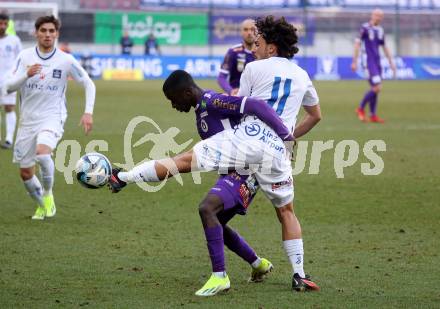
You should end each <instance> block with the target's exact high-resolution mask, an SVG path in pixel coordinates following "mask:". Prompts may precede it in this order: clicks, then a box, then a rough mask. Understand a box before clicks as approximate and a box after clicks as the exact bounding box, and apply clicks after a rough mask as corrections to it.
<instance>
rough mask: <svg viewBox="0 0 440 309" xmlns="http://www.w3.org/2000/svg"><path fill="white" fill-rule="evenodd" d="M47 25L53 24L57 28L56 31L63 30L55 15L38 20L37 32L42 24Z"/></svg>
mask: <svg viewBox="0 0 440 309" xmlns="http://www.w3.org/2000/svg"><path fill="white" fill-rule="evenodd" d="M46 23H51V24H53V25H54V26H55V29H56V30H57V31H58V30H60V28H61V22H60V20H59V19H57V18H56V17H55V16H53V15H48V16H40V17H38V18H37V20H36V21H35V30H37V31H38V29H40V27H41V25H42V24H46Z"/></svg>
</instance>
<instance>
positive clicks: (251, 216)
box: [0, 81, 440, 308]
mask: <svg viewBox="0 0 440 309" xmlns="http://www.w3.org/2000/svg"><path fill="white" fill-rule="evenodd" d="M315 84H316V87H317V90H318V93H319V95H320V98H321V107H322V111H323V120H322V122H321V123H320V124H319V125H318V126H317V127H316V128H315V129H314V130H313V132H311V133H310V134H309V135H307V136H306V137H304V138H303V140H308V141H310V143H309V149H308V150H309V155H308V156H307V162H306V168H305V170H304V171H303V172H302V173H301V174H299V175H298V176H296V177H295V203H296V208H295V209H296V213H297V215H298V217H299V218H300V220H301V223H302V227H303V234H304V235H303V236H304V242H305V269H306V272H308V273H310V274H311V275H312V276H313V278H314V279H315V280H316V282H317V283H318V284H319V285H320V286H321V291H320V292H318V293H309V294H298V293H292V292H291V291H290V280H291V275H290V271H291V270H290V265H289V263H288V261H287V258H286V257H285V254H284V251H283V249H282V242H281V231H280V225H279V223H278V221H277V219H276V215H275V212H274V210H273V209H272V206H271V205H270V204H269V202H268V201H266V200H265V198H264V197H263V195H262V194H259V195H258V196H257V198H256V200H255V201H254V203H253V204H252V205H251V207H250V209H249V212H248V215H247V216H245V217H241V216H238V217H236V218H234V219H233V220H232V221H231V225H232V226H233V227H234V228H236V229H238V231H239V232H240V233H241V234H242V235H243V236H244V237H245V238H246V239H247V240H248V241H249V243H250V244H251V245H252V246H253V247H254V248H255V249H256V251H257V253H258V254H259V255H260V256H263V257H267V258H269V259H270V260H271V261H272V262H273V263H274V266H275V270H274V272H273V273H272V274H271V275H270V277H269V278H268V280H267V281H266V282H264V283H262V284H248V283H247V282H246V280H247V278H248V276H249V273H250V267H249V266H248V265H247V264H246V263H244V262H243V261H242V260H240V259H239V258H238V257H236V256H235V255H233V254H231V253H230V252H228V251H227V250H226V258H227V269H228V274H229V277H230V279H231V290H230V291H229V292H228V293H227V294H225V295H219V296H215V297H212V298H209V299H205V298H203V299H202V298H197V297H196V296H194V292H195V291H196V290H197V289H198V288H200V287H201V286H202V285H203V284H204V283H205V281H206V279H207V278H208V276H209V275H210V263H209V258H208V253H207V249H206V244H205V241H204V235H203V230H202V227H201V223H200V220H199V216H198V211H197V207H198V203H199V201H200V200H201V198H202V197H203V196H204V194H205V193H206V192H207V190H208V189H209V188H210V186H211V185H212V184H213V183H214V181H215V174H204V175H202V184H201V185H196V184H194V183H193V182H192V178H191V176H189V175H185V176H184V177H183V182H184V185H183V186H181V185H180V184H178V183H177V182H176V181H175V180H170V181H169V182H168V183H167V184H166V186H165V187H164V188H163V189H162V190H160V191H159V192H157V193H146V192H144V191H142V190H141V189H140V188H138V187H137V186H131V187H129V188H127V189H126V190H124V191H123V192H121V193H120V194H117V195H111V194H110V193H109V192H108V190H107V189H102V190H95V191H92V190H87V189H84V188H82V187H80V186H79V185H78V184H77V183H76V182H74V184H72V185H68V184H66V182H65V180H64V177H63V174H62V173H60V172H57V173H56V181H55V188H54V193H55V201H56V204H57V208H58V213H57V215H56V217H55V218H53V219H47V220H45V221H43V222H33V221H31V220H30V216H31V215H32V214H33V211H34V207H35V205H34V203H33V202H32V201H31V199H30V198H29V197H28V196H27V194H26V192H25V189H24V188H23V184H22V183H21V181H20V179H19V176H18V167H17V166H16V165H13V164H12V163H11V159H12V152H11V151H5V150H1V151H0V176H1V177H0V192H1V194H0V204H1V208H0V210H1V216H0V308H51V307H57V308H58V307H60V308H68V307H89V308H175V307H185V308H186V307H190V308H193V307H194V308H226V307H229V308H293V307H297V308H367V307H370V308H409V307H413V308H416V307H417V308H434V307H437V308H438V306H439V304H440V292H439V287H438V285H439V283H440V280H439V278H440V257H439V254H440V251H439V248H440V240H439V239H440V231H439V222H440V204H439V203H440V165H439V157H440V156H439V154H440V145H439V142H440V112H439V108H440V105H439V104H440V101H439V98H440V87H439V85H438V81H433V82H427V81H426V82H406V81H393V82H385V83H384V87H383V92H382V93H381V95H380V98H379V106H378V110H379V115H380V116H382V117H384V118H385V119H386V123H385V124H383V125H377V124H364V123H360V122H359V121H358V120H357V119H356V117H355V113H354V109H355V107H356V105H357V102H358V101H359V100H360V98H361V96H362V95H363V93H364V92H365V90H366V89H367V83H366V82H354V81H353V82H345V81H344V82H342V81H341V82H316V83H315ZM201 85H202V86H204V87H207V88H214V89H217V87H216V85H215V84H214V81H202V82H201ZM96 86H97V102H96V109H95V125H94V130H93V132H92V134H91V135H90V136H84V134H83V133H82V130H81V128H80V127H78V122H79V117H80V115H81V113H82V110H83V93H82V92H83V91H82V88H81V87H80V86H77V85H75V84H72V85H70V89H69V90H68V102H69V104H68V105H69V106H68V108H69V112H70V114H69V119H68V121H67V123H66V125H65V134H64V139H65V140H73V139H76V140H78V142H79V143H80V145H81V147H82V152H84V147H85V145H86V144H87V143H88V142H89V141H91V140H105V141H107V142H108V148H109V149H108V151H103V153H105V154H106V155H107V156H108V157H109V158H110V159H111V160H112V161H113V162H121V163H124V162H125V160H124V156H123V147H124V144H123V135H124V130H125V128H126V126H127V124H128V122H129V121H130V120H131V119H132V118H133V117H135V116H139V115H144V116H148V117H150V118H152V119H154V120H155V121H156V122H157V123H158V124H159V126H160V127H161V128H162V130H164V131H165V130H166V129H168V128H170V127H173V126H175V127H177V128H179V129H180V131H181V132H180V133H179V135H177V138H176V140H177V141H178V142H179V143H183V142H185V141H187V140H188V139H190V138H193V139H194V141H197V135H196V130H195V126H194V115H193V114H192V113H190V114H180V113H178V112H177V111H174V110H172V109H171V107H170V105H169V103H168V102H167V101H166V100H165V99H164V97H163V95H162V93H161V82H160V81H146V82H142V83H136V82H102V81H97V82H96ZM148 130H150V131H151V126H150V127H148V126H147V125H146V124H143V125H140V126H139V127H138V128H137V129H136V130H135V135H134V137H133V142H134V141H136V140H137V139H139V138H141V137H142V136H143V135H144V134H145V133H146V132H147V131H148ZM373 139H376V140H377V139H380V140H384V141H385V143H386V152H381V153H379V155H380V156H381V157H382V158H383V161H384V164H385V168H384V170H383V173H381V174H380V175H378V176H364V175H363V174H362V173H361V163H368V162H369V161H368V160H366V158H365V156H364V155H363V153H362V148H361V149H360V155H359V159H358V160H357V161H356V163H355V164H354V165H353V166H351V167H347V168H346V169H345V170H344V174H345V178H342V179H338V178H336V175H335V171H334V167H333V166H334V151H333V150H330V151H325V152H323V154H322V158H321V164H320V171H319V174H317V175H309V174H308V173H307V172H308V167H309V162H310V151H311V141H328V140H334V143H335V145H336V144H337V143H338V142H340V141H342V140H355V141H356V142H358V143H359V145H361V147H363V145H364V144H365V142H366V141H368V140H373ZM151 146H152V144H151V143H146V144H144V145H143V146H140V147H137V148H133V150H132V151H133V154H134V158H135V162H139V161H141V160H143V159H144V158H145V157H146V154H148V150H149V147H151Z"/></svg>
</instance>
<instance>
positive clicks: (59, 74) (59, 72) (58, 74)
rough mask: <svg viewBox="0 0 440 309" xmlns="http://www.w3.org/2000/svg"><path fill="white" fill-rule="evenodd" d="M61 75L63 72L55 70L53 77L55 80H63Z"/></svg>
mask: <svg viewBox="0 0 440 309" xmlns="http://www.w3.org/2000/svg"><path fill="white" fill-rule="evenodd" d="M61 73H62V71H61V70H57V69H55V70H53V73H52V77H53V78H61Z"/></svg>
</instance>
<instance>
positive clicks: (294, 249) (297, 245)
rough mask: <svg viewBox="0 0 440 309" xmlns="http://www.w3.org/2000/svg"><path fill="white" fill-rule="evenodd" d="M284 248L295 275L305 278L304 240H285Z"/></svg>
mask: <svg viewBox="0 0 440 309" xmlns="http://www.w3.org/2000/svg"><path fill="white" fill-rule="evenodd" d="M283 247H284V250H285V251H286V254H287V256H288V257H289V261H290V264H292V268H293V273H294V274H298V275H299V276H300V277H301V278H304V277H305V273H304V249H303V241H302V239H289V240H285V241H283Z"/></svg>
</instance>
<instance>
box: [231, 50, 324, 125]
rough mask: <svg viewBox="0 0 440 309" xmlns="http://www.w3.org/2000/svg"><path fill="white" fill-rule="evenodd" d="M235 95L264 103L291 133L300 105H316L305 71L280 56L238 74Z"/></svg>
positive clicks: (251, 65) (313, 92)
mask: <svg viewBox="0 0 440 309" xmlns="http://www.w3.org/2000/svg"><path fill="white" fill-rule="evenodd" d="M238 95H239V96H249V97H254V98H257V99H261V100H265V101H267V103H268V104H270V105H271V106H272V107H273V108H274V109H275V111H276V112H277V113H278V115H279V116H280V118H281V120H282V121H283V122H284V124H285V125H286V126H287V127H288V128H289V129H291V130H292V131H293V130H294V129H295V124H296V119H297V116H298V113H299V110H300V108H301V106H303V105H307V106H313V105H316V104H318V103H319V98H318V94H317V92H316V90H315V87H314V86H313V84H312V81H311V80H310V78H309V75H308V74H307V72H306V71H304V70H303V69H302V68H300V67H299V66H298V65H297V64H295V63H293V62H291V61H290V60H289V59H286V58H282V57H271V58H268V59H264V60H257V61H254V62H251V63H249V64H248V65H247V66H246V67H245V69H244V72H243V74H242V75H241V79H240V90H239V92H238Z"/></svg>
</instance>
